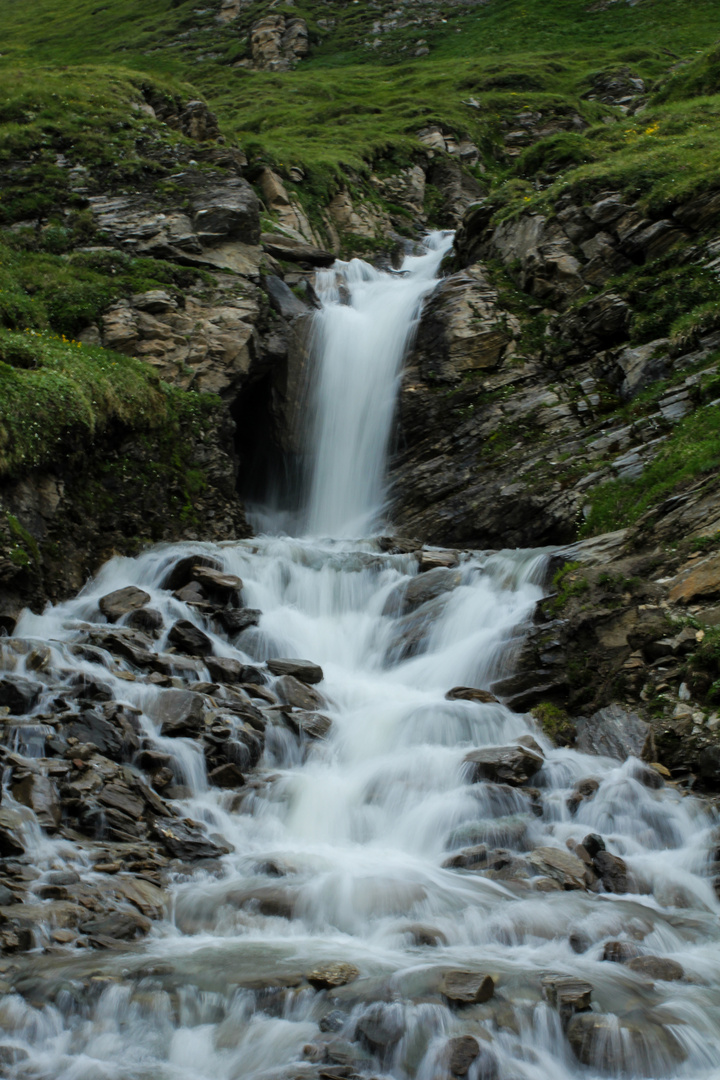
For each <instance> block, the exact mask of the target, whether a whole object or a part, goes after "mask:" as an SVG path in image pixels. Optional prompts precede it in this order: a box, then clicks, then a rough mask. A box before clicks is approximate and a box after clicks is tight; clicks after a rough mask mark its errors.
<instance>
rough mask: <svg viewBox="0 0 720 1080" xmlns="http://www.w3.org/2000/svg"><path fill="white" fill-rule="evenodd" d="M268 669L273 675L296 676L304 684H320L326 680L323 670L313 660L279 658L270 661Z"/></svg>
mask: <svg viewBox="0 0 720 1080" xmlns="http://www.w3.org/2000/svg"><path fill="white" fill-rule="evenodd" d="M266 667H267V669H268V671H269V672H270V673H271V674H272V675H294V676H295V678H296V679H299V680H300V682H304V683H311V684H312V683H319V682H322V680H323V678H324V676H323V670H322V668H321V667H320V666H319V665H318V664H314V663H313V662H312V661H311V660H294V659H288V658H286V657H282V658H280V657H277V658H273V659H272V660H268V661H267V664H266Z"/></svg>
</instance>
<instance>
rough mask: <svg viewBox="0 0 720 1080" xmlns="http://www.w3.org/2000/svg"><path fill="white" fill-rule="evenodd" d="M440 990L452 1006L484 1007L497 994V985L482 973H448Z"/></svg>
mask: <svg viewBox="0 0 720 1080" xmlns="http://www.w3.org/2000/svg"><path fill="white" fill-rule="evenodd" d="M438 989H439V990H440V993H441V994H444V996H445V997H446V998H447V999H448V1001H449V1002H450V1004H451V1005H454V1006H458V1005H482V1004H483V1003H484V1002H486V1001H489V1000H490V998H491V997H492V996H493V994H494V993H495V983H494V982H493V980H492V977H491V976H490V975H486V974H484V973H482V972H477V971H448V972H446V974H445V975H443V977H442V979H441V981H440V985H439V988H438Z"/></svg>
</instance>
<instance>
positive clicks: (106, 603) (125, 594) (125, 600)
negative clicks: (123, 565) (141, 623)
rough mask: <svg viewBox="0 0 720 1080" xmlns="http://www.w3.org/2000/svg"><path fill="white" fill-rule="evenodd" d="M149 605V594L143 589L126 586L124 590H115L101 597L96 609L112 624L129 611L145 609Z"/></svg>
mask: <svg viewBox="0 0 720 1080" xmlns="http://www.w3.org/2000/svg"><path fill="white" fill-rule="evenodd" d="M149 603H150V594H149V593H146V592H145V590H144V589H138V588H137V587H136V586H135V585H127V586H126V587H125V588H124V589H116V590H115V591H114V592H111V593H107V595H106V596H103V597H101V599H100V601H99V603H98V607H99V608H100V610H101V612H102V613H103V615H104V616H105V618H106V619H107V620H108V622H111V623H114V622H117V621H118V619H122V617H123V616H124V615H129V614H130V612H131V611H136V610H137V609H138V608H142V607H145V605H146V604H149Z"/></svg>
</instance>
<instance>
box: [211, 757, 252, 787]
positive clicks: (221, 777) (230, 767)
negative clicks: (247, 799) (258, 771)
mask: <svg viewBox="0 0 720 1080" xmlns="http://www.w3.org/2000/svg"><path fill="white" fill-rule="evenodd" d="M208 780H209V781H210V783H211V784H212V785H213V786H214V787H219V788H240V787H244V785H245V777H244V776H243V774H242V772H241V771H240V769H239V767H238V766H237V765H236V764H235V763H234V762H232V761H227V762H225V764H224V765H218V767H217V768H216V769H213V770H212V772H211V773H210V774H209V775H208Z"/></svg>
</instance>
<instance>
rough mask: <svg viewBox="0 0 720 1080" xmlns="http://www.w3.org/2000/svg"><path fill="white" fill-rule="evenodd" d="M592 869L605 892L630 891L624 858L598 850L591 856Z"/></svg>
mask: <svg viewBox="0 0 720 1080" xmlns="http://www.w3.org/2000/svg"><path fill="white" fill-rule="evenodd" d="M593 869H594V870H595V873H596V874H597V875H598V877H599V878H600V880H601V881H602V883H603V886H604V888H605V890H606V891H607V892H611V893H627V892H630V876H629V874H628V868H627V865H626V863H625V860H624V859H621V858H620V856H619V855H611V854H610V852H609V851H598V853H597V855H595V856H594V858H593Z"/></svg>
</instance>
